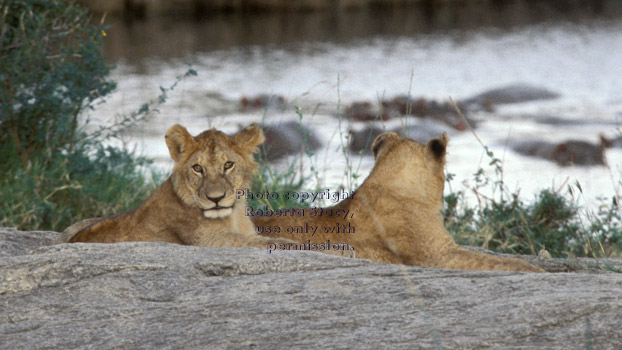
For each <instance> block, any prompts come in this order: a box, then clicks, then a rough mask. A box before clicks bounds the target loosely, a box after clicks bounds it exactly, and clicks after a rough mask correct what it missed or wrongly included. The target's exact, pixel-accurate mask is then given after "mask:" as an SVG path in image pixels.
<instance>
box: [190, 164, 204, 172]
mask: <svg viewBox="0 0 622 350" xmlns="http://www.w3.org/2000/svg"><path fill="white" fill-rule="evenodd" d="M192 170H194V171H195V172H197V173H199V174H203V168H201V166H200V165H199V164H195V165H193V166H192Z"/></svg>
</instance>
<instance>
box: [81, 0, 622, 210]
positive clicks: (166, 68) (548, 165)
mask: <svg viewBox="0 0 622 350" xmlns="http://www.w3.org/2000/svg"><path fill="white" fill-rule="evenodd" d="M421 11H422V10H421V9H418V10H413V12H408V11H389V12H382V13H380V14H373V13H369V12H363V13H345V14H343V13H342V14H340V15H339V16H336V15H329V14H325V13H310V14H300V13H296V14H291V13H281V14H254V15H237V14H229V15H218V16H213V17H209V18H207V19H203V20H190V19H180V18H160V19H147V20H143V21H133V22H127V21H123V20H122V19H109V21H108V24H110V25H111V27H110V29H108V31H107V34H108V37H107V39H106V40H107V41H106V47H105V53H106V54H107V55H108V56H110V57H112V58H114V59H115V60H116V65H117V68H116V69H115V70H114V71H113V73H112V76H111V79H113V80H115V81H117V82H118V91H116V92H115V93H113V94H112V95H110V96H109V97H108V98H107V101H106V103H104V104H101V105H99V106H98V108H97V109H96V110H95V111H94V112H92V113H91V115H90V116H89V117H90V120H91V121H92V123H93V124H92V125H94V124H98V123H110V122H111V120H114V118H118V116H119V115H121V114H123V113H129V112H131V111H133V110H136V109H138V108H139V107H140V105H141V104H142V103H143V102H146V101H148V100H152V99H155V98H156V97H157V96H158V95H159V93H160V87H161V86H162V87H167V86H170V85H171V84H173V83H174V81H175V77H176V76H177V75H180V74H183V73H184V72H186V71H187V69H188V67H189V66H188V64H191V67H192V69H194V70H195V71H197V73H198V75H197V76H196V77H188V78H186V79H183V80H182V81H180V82H179V83H178V84H177V86H176V87H175V89H174V90H173V91H171V92H170V93H169V96H168V100H167V102H166V103H165V104H164V105H162V106H160V107H159V113H154V114H153V115H152V116H151V117H150V119H149V121H148V122H147V123H144V124H141V125H140V126H139V127H138V128H136V129H134V130H132V132H131V133H128V134H126V135H125V136H124V137H123V139H122V140H117V141H115V142H122V143H123V144H125V145H126V146H127V147H130V148H132V149H135V150H136V151H137V153H138V154H142V155H146V156H149V157H152V158H154V159H155V160H156V164H157V165H158V166H162V167H163V168H165V169H168V168H170V166H171V162H170V161H169V160H168V151H167V149H166V145H165V143H164V133H165V131H166V129H167V128H168V127H169V126H171V125H173V124H175V123H179V124H182V125H184V126H186V127H187V128H188V130H189V131H190V132H191V133H193V134H197V133H199V132H201V131H202V130H205V129H207V128H211V127H215V128H219V129H222V130H224V131H226V132H234V131H235V130H237V129H238V128H239V127H240V126H241V125H246V124H248V123H250V122H262V121H264V122H266V123H278V122H282V121H289V120H296V121H297V120H299V115H298V114H297V113H296V112H295V109H294V106H300V107H301V115H302V120H303V123H304V124H305V125H307V126H308V127H309V128H310V129H311V130H312V131H313V133H314V135H316V136H317V137H318V139H319V140H320V141H321V142H322V147H321V148H320V149H319V150H318V151H316V152H315V155H314V157H313V158H312V159H306V158H304V159H303V165H302V166H303V167H305V168H307V169H308V168H309V166H310V165H311V164H313V166H314V167H315V169H317V174H316V176H313V177H312V179H310V180H309V181H310V183H309V187H313V186H315V185H317V183H315V182H316V181H319V185H320V186H321V187H326V188H331V189H333V188H338V187H339V186H345V187H351V186H353V185H355V184H351V183H349V180H348V179H349V177H348V176H345V175H344V169H345V168H346V161H349V162H350V163H351V164H352V169H353V172H355V173H357V174H358V175H360V176H361V178H364V177H365V176H366V175H367V174H368V173H369V171H370V169H371V167H372V166H373V159H372V158H371V157H370V156H359V155H349V156H348V157H346V156H344V154H343V152H342V150H341V147H340V145H341V143H342V139H343V138H344V135H346V134H347V130H346V129H347V128H348V125H349V123H347V122H345V121H342V123H341V126H340V123H339V119H338V118H336V117H335V115H336V114H337V113H338V112H343V111H344V110H345V108H346V107H347V106H348V105H349V104H351V103H352V102H355V101H369V102H370V103H372V104H373V105H376V106H377V105H379V101H381V100H382V99H386V98H391V97H393V96H397V95H410V96H412V98H413V99H416V98H419V97H423V98H425V99H427V100H436V101H446V100H448V99H449V98H450V97H451V98H452V99H454V100H456V101H462V100H465V99H467V98H468V97H470V96H473V95H476V94H478V93H481V92H483V91H486V90H489V89H492V88H498V87H503V86H507V85H510V84H528V85H530V86H535V87H539V88H545V89H547V90H550V91H552V92H555V93H557V94H559V96H560V97H559V98H556V99H551V100H541V101H531V102H525V103H516V104H507V105H498V106H495V108H494V111H492V112H491V111H484V110H480V111H475V112H473V113H471V114H470V118H472V119H473V120H474V121H476V122H477V127H476V128H475V133H476V134H477V136H478V137H479V139H481V141H482V142H483V143H484V144H485V145H487V146H488V147H490V149H491V150H492V151H493V152H494V154H495V156H496V157H498V158H499V159H501V160H502V162H503V170H504V174H503V180H504V182H505V183H506V185H507V186H508V189H509V190H510V191H512V192H515V191H520V193H521V195H522V197H523V198H524V199H525V200H527V201H529V200H530V199H532V198H533V196H534V195H535V193H537V192H538V191H539V190H541V189H543V188H549V187H553V188H555V189H556V190H561V191H566V188H567V186H568V185H570V186H576V184H577V183H579V184H580V185H581V188H582V190H583V195H581V196H578V198H577V200H578V202H579V204H581V205H586V206H587V207H588V208H592V209H594V208H596V205H597V204H598V203H599V202H598V201H597V200H596V198H597V197H607V198H609V199H611V197H612V196H613V195H614V194H615V193H616V191H617V193H618V195H620V194H622V193H621V192H622V182H621V181H622V148H619V147H618V148H615V147H614V148H609V149H606V151H605V155H606V158H607V164H608V165H607V166H559V165H557V164H555V163H554V162H551V161H549V160H543V159H538V158H532V157H527V156H523V155H520V154H518V153H516V152H513V151H511V150H510V149H509V147H508V144H511V143H513V142H517V141H521V140H533V141H549V142H552V143H555V142H562V141H565V140H569V139H574V140H583V141H589V142H592V143H595V144H596V143H598V142H599V135H600V134H603V133H604V134H605V135H606V136H607V137H610V138H615V137H619V136H620V134H621V133H622V132H621V129H620V128H621V127H620V125H622V79H621V77H622V64H620V62H622V20H621V18H622V16H619V12H620V11H618V10H617V9H616V11H609V12H608V11H603V10H602V9H601V11H594V12H591V13H585V12H584V11H583V10H582V9H576V10H575V11H574V12H573V11H561V10H559V11H555V10H551V9H548V8H547V10H546V11H544V10H542V11H541V12H538V11H537V9H535V10H534V9H529V10H528V9H525V8H522V10H521V11H522V12H521V11H519V10H518V9H516V8H511V7H510V8H505V7H499V8H495V9H492V10H491V9H489V12H485V15H482V14H480V13H479V12H477V11H475V12H474V10H471V11H468V9H467V10H465V11H462V12H461V11H459V10H455V9H454V10H453V11H449V10H447V11H445V12H441V13H435V14H434V16H433V18H434V19H433V20H430V19H429V18H428V17H429V15H430V14H427V15H426V13H425V12H421ZM547 11H548V12H547ZM464 12H466V13H464ZM513 13H520V14H521V16H512V14H513ZM517 17H518V18H517ZM259 94H268V95H274V96H282V97H283V98H284V99H285V100H286V101H287V105H286V107H285V109H278V108H277V109H269V110H267V111H265V110H263V109H259V110H251V111H248V110H247V111H242V110H241V109H240V107H239V101H240V99H241V98H242V97H243V96H250V97H252V96H256V95H259ZM409 118H414V117H409ZM408 120H409V119H404V118H394V119H393V120H389V121H387V122H384V123H383V122H377V125H378V126H379V127H381V128H383V127H384V128H386V129H391V128H393V127H396V126H399V125H402V124H403V123H410V122H409V121H408ZM545 120H556V121H557V122H543V121H545ZM364 126H365V125H364V123H363V122H353V123H352V124H351V127H352V128H353V129H354V130H360V129H362V128H363V127H364ZM448 131H449V132H450V136H451V141H450V145H449V149H448V158H447V172H448V173H452V174H455V178H454V180H453V181H452V184H451V188H452V190H462V189H466V188H467V187H465V184H466V185H467V186H470V187H472V186H473V185H474V180H473V179H474V177H473V174H474V173H476V172H477V170H478V169H479V168H480V167H482V168H484V170H485V171H486V173H487V174H488V175H489V176H490V177H491V179H493V181H494V179H497V175H495V172H494V168H493V167H491V166H489V165H488V163H489V159H488V157H487V156H486V153H485V151H484V148H483V147H482V145H480V143H479V141H478V139H477V138H476V137H475V136H474V135H473V134H472V133H470V132H468V131H462V132H460V131H456V130H449V129H448ZM346 158H347V159H346ZM292 161H293V160H292V158H287V159H285V160H281V161H280V163H279V165H278V166H281V167H283V166H286V165H287V164H290V163H291V162H292ZM298 161H299V160H296V162H298ZM358 183H360V180H359V181H358ZM575 188H576V187H575ZM446 191H447V190H446ZM467 192H468V190H467Z"/></svg>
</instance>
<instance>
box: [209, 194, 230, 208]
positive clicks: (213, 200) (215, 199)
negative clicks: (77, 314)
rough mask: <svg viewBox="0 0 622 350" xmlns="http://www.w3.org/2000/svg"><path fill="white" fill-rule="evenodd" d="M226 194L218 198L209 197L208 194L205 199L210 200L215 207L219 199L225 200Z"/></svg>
mask: <svg viewBox="0 0 622 350" xmlns="http://www.w3.org/2000/svg"><path fill="white" fill-rule="evenodd" d="M225 195H226V193H223V194H222V195H221V196H219V197H211V196H210V195H209V194H208V195H206V197H207V199H209V200H211V201H212V202H214V203H216V205H218V201H220V200H221V199H223V198H225Z"/></svg>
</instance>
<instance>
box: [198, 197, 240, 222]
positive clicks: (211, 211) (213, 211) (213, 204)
mask: <svg viewBox="0 0 622 350" xmlns="http://www.w3.org/2000/svg"><path fill="white" fill-rule="evenodd" d="M199 197H200V198H201V199H203V200H202V202H203V204H204V205H203V206H202V207H203V216H205V217H206V218H208V219H221V218H225V217H227V216H229V215H231V213H232V212H233V204H234V201H235V196H227V193H226V192H223V193H222V194H214V193H203V195H201V194H199Z"/></svg>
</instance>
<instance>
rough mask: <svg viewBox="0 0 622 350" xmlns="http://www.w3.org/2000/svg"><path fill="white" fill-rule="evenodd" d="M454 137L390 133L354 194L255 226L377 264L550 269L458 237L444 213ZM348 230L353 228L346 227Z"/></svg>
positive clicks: (257, 221)
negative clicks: (473, 247)
mask: <svg viewBox="0 0 622 350" xmlns="http://www.w3.org/2000/svg"><path fill="white" fill-rule="evenodd" d="M448 142H449V137H448V136H447V134H445V133H443V134H442V135H441V136H440V137H439V138H436V139H433V140H431V141H429V142H428V143H427V144H426V145H422V144H420V143H418V142H416V141H413V140H409V139H405V138H400V137H399V136H398V134H396V133H394V132H387V133H383V134H381V135H379V136H378V137H377V138H376V139H375V141H374V142H373V144H372V151H373V153H374V157H375V158H376V163H375V165H374V168H373V170H372V172H371V173H370V174H369V176H368V177H367V179H366V180H365V181H364V182H363V184H362V185H361V186H360V187H359V188H358V189H357V190H356V192H355V193H354V196H352V197H350V198H347V199H344V200H343V201H341V202H340V203H338V204H337V205H335V206H333V207H330V208H323V210H317V209H312V208H311V209H309V208H308V209H300V210H297V211H296V213H295V214H294V215H293V216H261V217H255V218H253V219H254V224H255V225H256V226H257V229H258V231H260V232H271V233H269V234H265V236H269V237H277V236H280V237H287V238H293V239H296V240H298V241H301V242H305V243H309V244H315V245H316V246H317V245H321V244H324V243H325V242H327V241H330V242H332V243H347V244H348V245H349V246H351V247H354V249H355V251H356V257H357V258H362V259H369V260H372V261H378V262H389V263H402V264H407V265H420V266H430V267H440V268H451V269H465V270H509V271H532V272H544V271H543V270H542V269H540V268H538V267H536V266H533V265H531V264H529V263H527V262H525V261H522V260H520V259H514V258H503V257H497V256H493V255H489V254H484V253H478V252H474V251H470V250H467V249H464V248H462V247H460V246H458V245H457V244H456V243H455V242H454V241H453V239H452V237H451V236H450V235H449V233H448V232H447V230H446V229H445V227H444V225H443V219H442V217H441V209H442V208H443V188H444V184H445V173H444V167H445V154H446V148H447V143H448ZM292 227H314V228H316V229H315V230H314V231H313V232H314V234H313V236H311V235H310V234H291V233H286V232H287V230H288V228H289V231H290V232H291V231H292V229H291V228H292ZM345 227H347V228H348V229H346V230H343V229H342V230H339V228H345ZM338 231H340V233H336V232H338ZM344 231H345V233H344ZM348 231H349V232H348ZM352 232H353V233H352ZM325 246H326V245H325Z"/></svg>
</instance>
